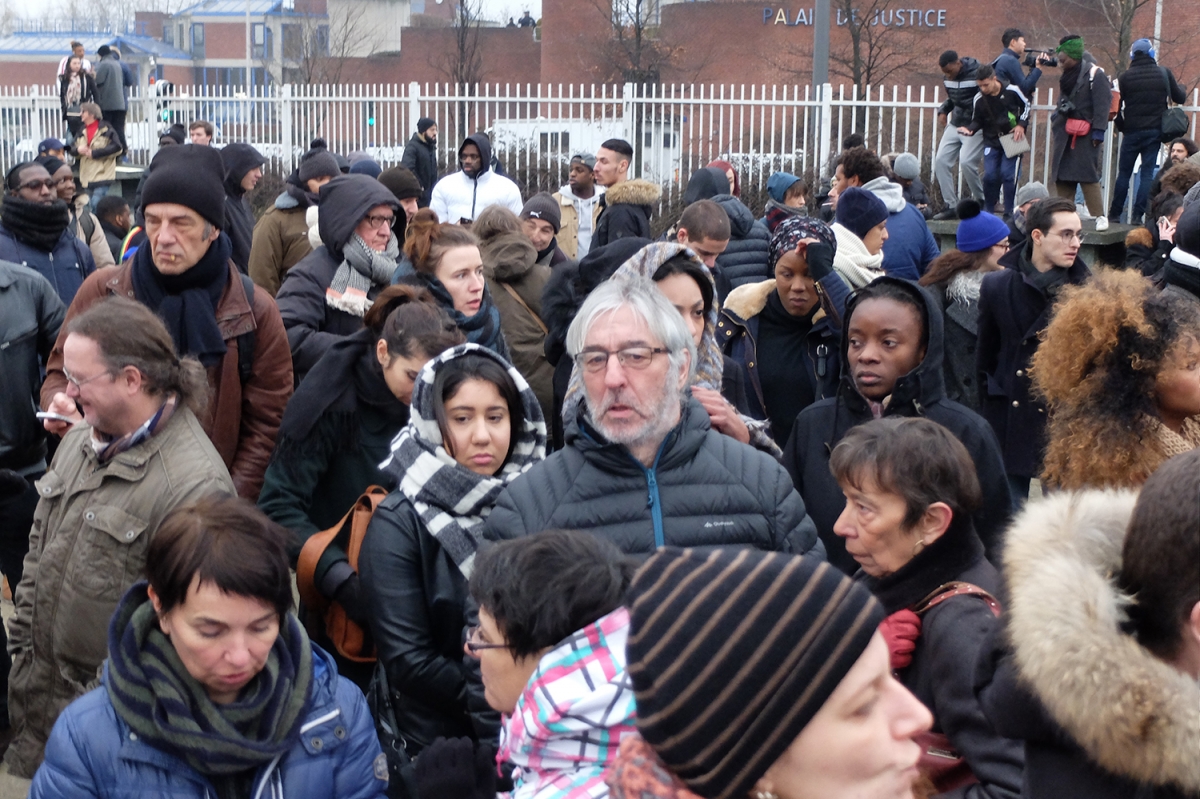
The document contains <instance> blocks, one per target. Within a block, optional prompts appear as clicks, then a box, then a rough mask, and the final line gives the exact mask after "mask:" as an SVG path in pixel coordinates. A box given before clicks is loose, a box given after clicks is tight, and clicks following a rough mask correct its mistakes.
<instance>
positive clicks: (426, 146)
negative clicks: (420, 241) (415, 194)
mask: <svg viewBox="0 0 1200 799" xmlns="http://www.w3.org/2000/svg"><path fill="white" fill-rule="evenodd" d="M437 134H438V128H437V123H436V122H434V121H433V120H432V119H430V118H429V117H421V118H420V119H418V120H417V132H416V133H414V134H413V135H412V138H411V139H409V140H408V146H407V147H405V148H404V155H403V156H402V157H401V158H400V165H401V166H403V167H407V168H408V170H409V171H410V172H412V173H413V174H414V175H416V176H417V180H418V181H420V183H421V196H420V198H419V200H418V203H417V205H418V206H419V207H420V208H428V207H429V200H430V198H431V197H433V185H434V184H435V183H437V179H438V165H437ZM406 213H407V212H406ZM409 216H410V217H411V216H412V214H409ZM442 221H443V222H445V221H447V220H444V219H443V220H442Z"/></svg>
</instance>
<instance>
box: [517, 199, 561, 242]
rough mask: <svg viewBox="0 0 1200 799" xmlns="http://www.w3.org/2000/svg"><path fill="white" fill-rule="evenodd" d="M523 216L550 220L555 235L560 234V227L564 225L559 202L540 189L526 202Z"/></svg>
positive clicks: (522, 211) (522, 210)
mask: <svg viewBox="0 0 1200 799" xmlns="http://www.w3.org/2000/svg"><path fill="white" fill-rule="evenodd" d="M521 218H522V219H540V220H542V221H543V222H549V223H550V224H551V225H553V226H554V233H555V235H558V229H559V227H561V226H562V211H560V210H559V209H558V203H557V202H555V200H554V198H553V197H551V196H550V195H549V194H548V193H546V192H544V191H539V192H538V193H537V194H535V195H533V196H532V197H530V198H529V199H528V200H527V201H526V202H525V207H524V208H522V209H521Z"/></svg>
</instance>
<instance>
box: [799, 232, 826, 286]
mask: <svg viewBox="0 0 1200 799" xmlns="http://www.w3.org/2000/svg"><path fill="white" fill-rule="evenodd" d="M804 259H805V261H806V262H807V263H808V276H809V277H811V278H812V279H813V280H814V281H818V282H819V281H821V280H824V279H825V278H827V277H829V274H830V273H831V272H832V271H833V248H832V247H830V246H829V245H828V244H826V243H825V242H823V241H814V242H813V243H811V244H809V245H808V247H807V248H806V249H805V251H804Z"/></svg>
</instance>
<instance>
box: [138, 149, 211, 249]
mask: <svg viewBox="0 0 1200 799" xmlns="http://www.w3.org/2000/svg"><path fill="white" fill-rule="evenodd" d="M147 173H148V174H147V176H146V185H145V186H143V187H142V212H143V213H145V211H146V206H148V205H153V204H155V203H175V204H177V205H183V206H186V207H188V208H191V209H192V210H193V211H195V212H196V213H198V214H200V216H202V217H203V218H204V219H205V220H207V221H209V222H211V223H212V224H213V226H214V227H217V228H222V229H223V228H224V227H225V187H224V183H223V181H224V178H225V165H224V163H222V161H221V151H220V150H217V149H216V148H214V147H197V146H184V147H164V148H162V149H161V150H159V151H158V154H157V155H155V156H154V160H153V161H151V162H150V168H149V170H147Z"/></svg>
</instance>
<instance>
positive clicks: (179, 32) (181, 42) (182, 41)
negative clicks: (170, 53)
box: [175, 23, 187, 50]
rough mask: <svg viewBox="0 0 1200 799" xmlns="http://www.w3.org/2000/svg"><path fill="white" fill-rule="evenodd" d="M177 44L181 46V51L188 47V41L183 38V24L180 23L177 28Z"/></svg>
mask: <svg viewBox="0 0 1200 799" xmlns="http://www.w3.org/2000/svg"><path fill="white" fill-rule="evenodd" d="M175 34H176V35H175V43H176V44H178V45H179V49H180V50H182V49H183V48H185V47H187V40H186V39H184V38H183V24H182V23H180V24H179V25H177V26H176V28H175Z"/></svg>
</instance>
